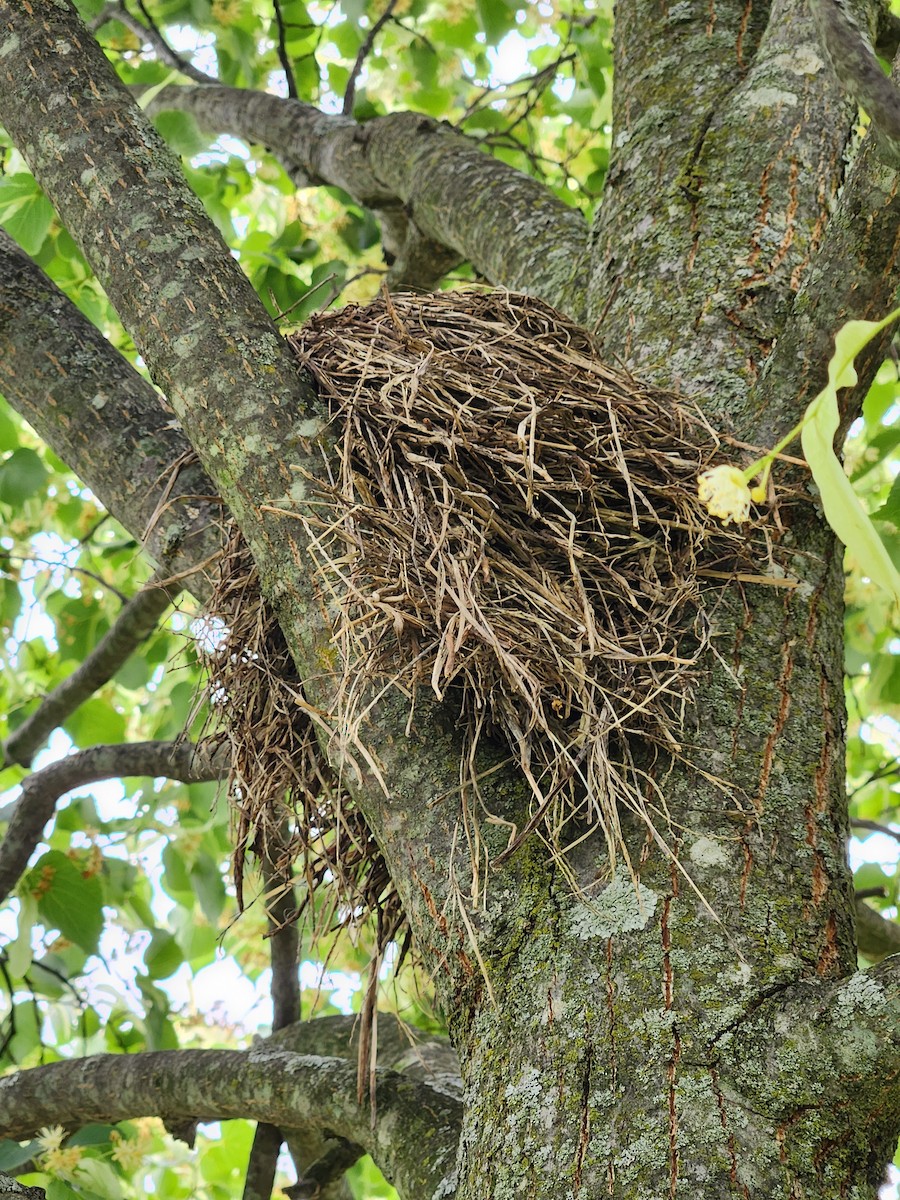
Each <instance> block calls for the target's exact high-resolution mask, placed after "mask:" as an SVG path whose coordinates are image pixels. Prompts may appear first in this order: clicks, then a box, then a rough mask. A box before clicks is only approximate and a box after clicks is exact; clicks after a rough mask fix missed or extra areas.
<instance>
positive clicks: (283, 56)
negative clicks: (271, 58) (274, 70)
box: [272, 0, 299, 100]
mask: <svg viewBox="0 0 900 1200" xmlns="http://www.w3.org/2000/svg"><path fill="white" fill-rule="evenodd" d="M272 7H273V8H274V10H275V24H276V25H277V26H278V61H279V62H280V63H281V66H282V69H283V71H284V77H285V80H286V82H287V90H288V95H289V96H290V98H291V99H292V100H296V99H297V98H298V95H299V93H298V92H297V80H296V79H295V78H294V68H293V65H292V64H291V60H290V58H289V57H288V52H287V46H286V44H285V36H286V31H285V28H284V17H283V16H282V13H281V4H280V3H279V0H272Z"/></svg>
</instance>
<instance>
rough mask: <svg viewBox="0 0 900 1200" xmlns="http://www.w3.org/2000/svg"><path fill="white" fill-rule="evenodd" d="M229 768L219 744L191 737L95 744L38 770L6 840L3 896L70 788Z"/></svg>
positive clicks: (213, 775)
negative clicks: (118, 779) (134, 777)
mask: <svg viewBox="0 0 900 1200" xmlns="http://www.w3.org/2000/svg"><path fill="white" fill-rule="evenodd" d="M226 769H227V768H226V764H225V763H224V762H223V760H222V759H221V757H220V756H219V754H218V753H217V748H216V747H208V746H207V745H206V744H205V743H201V745H199V746H196V745H193V744H192V743H190V742H132V743H125V744H123V745H112V746H91V747H90V748H89V749H87V750H81V751H79V753H77V754H72V755H70V756H69V757H68V758H62V759H60V760H59V761H58V762H55V763H51V764H50V766H48V767H44V769H43V770H41V771H35V772H34V774H32V775H29V776H28V778H27V779H26V780H25V781H24V782H23V784H22V791H21V794H20V796H19V799H18V802H17V804H16V807H15V810H14V812H13V815H12V818H11V819H10V822H9V828H8V829H7V831H6V836H5V837H4V839H3V841H2V843H0V899H4V898H5V897H6V896H8V895H9V893H10V891H11V890H12V888H13V887H15V885H16V883H17V882H18V880H19V877H20V876H21V874H22V872H23V871H24V870H25V867H26V866H27V865H28V859H29V858H30V857H31V854H32V851H33V850H34V848H35V846H36V845H37V843H38V841H39V840H40V837H41V834H42V832H43V830H44V826H45V825H46V824H47V822H48V821H49V820H50V818H51V817H52V816H53V813H54V810H55V808H56V805H57V802H58V801H59V798H60V797H61V796H64V795H65V794H66V792H70V791H71V790H72V789H73V788H76V787H81V786H82V785H84V784H86V783H94V782H96V781H97V780H98V779H111V778H116V777H122V776H128V775H149V776H152V777H154V778H156V777H158V776H165V777H167V778H169V779H178V780H181V781H182V782H183V783H203V782H206V781H209V780H213V779H220V778H222V776H223V775H224V773H225V771H226Z"/></svg>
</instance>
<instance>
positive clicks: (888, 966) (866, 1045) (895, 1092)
mask: <svg viewBox="0 0 900 1200" xmlns="http://www.w3.org/2000/svg"><path fill="white" fill-rule="evenodd" d="M719 1046H720V1048H721V1050H722V1051H723V1053H724V1055H725V1056H726V1057H729V1058H730V1057H731V1056H733V1055H735V1056H741V1057H742V1060H743V1067H744V1074H743V1079H744V1080H746V1083H747V1088H746V1094H745V1099H746V1102H747V1103H750V1104H753V1105H754V1107H755V1104H756V1102H761V1103H762V1105H763V1107H762V1109H761V1111H764V1112H766V1113H767V1114H770V1116H771V1119H772V1120H773V1121H775V1122H781V1121H784V1120H788V1121H792V1120H798V1119H799V1120H800V1121H806V1120H811V1121H812V1122H815V1120H816V1113H817V1112H819V1111H820V1110H822V1109H840V1108H847V1106H848V1099H849V1098H850V1097H852V1101H853V1106H852V1112H853V1119H854V1122H855V1123H856V1124H857V1125H858V1126H859V1146H860V1152H861V1153H866V1154H869V1155H871V1156H872V1157H873V1160H876V1159H877V1156H878V1154H879V1152H880V1147H879V1146H878V1142H879V1138H880V1137H882V1136H889V1137H891V1138H892V1139H893V1140H896V1133H895V1129H896V1124H895V1121H896V1113H897V1111H898V1108H900V1089H898V1083H897V1080H898V1075H900V958H896V957H895V958H890V959H887V960H886V961H885V962H883V963H881V964H879V965H878V966H875V967H870V968H869V969H868V970H867V971H857V972H856V973H855V974H854V975H851V976H850V977H849V978H848V979H843V980H841V981H840V982H838V983H836V984H832V985H824V984H823V982H822V981H815V982H811V983H807V984H800V985H798V986H796V987H793V988H790V989H788V990H786V991H785V992H784V993H782V994H779V995H777V996H773V997H772V998H771V999H770V1000H768V1001H766V1002H765V1003H764V1004H763V1005H761V1006H760V1008H759V1009H757V1010H756V1011H755V1012H754V1013H753V1014H752V1016H750V1017H749V1018H748V1019H747V1020H745V1021H743V1022H742V1023H740V1025H738V1026H736V1027H735V1028H733V1029H732V1030H730V1031H729V1032H727V1033H726V1034H725V1035H724V1036H722V1037H721V1038H720V1040H719ZM867 1118H868V1120H867ZM863 1148H865V1149H863ZM893 1149H894V1146H893V1144H892V1145H891V1148H890V1151H889V1154H888V1157H890V1154H892V1153H893ZM847 1152H848V1153H851V1152H852V1150H851V1147H850V1146H849V1145H848V1147H847ZM880 1161H881V1162H883V1161H885V1160H884V1159H881V1160H880Z"/></svg>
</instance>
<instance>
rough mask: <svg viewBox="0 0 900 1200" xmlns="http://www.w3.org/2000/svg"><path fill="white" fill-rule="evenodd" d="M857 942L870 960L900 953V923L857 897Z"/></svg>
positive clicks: (877, 960) (861, 952)
mask: <svg viewBox="0 0 900 1200" xmlns="http://www.w3.org/2000/svg"><path fill="white" fill-rule="evenodd" d="M856 944H857V946H858V947H859V952H860V954H864V955H865V957H866V958H867V959H868V960H869V962H881V960H882V959H883V958H887V956H888V955H889V954H900V925H898V924H897V922H896V921H890V920H888V918H887V917H883V916H882V915H881V913H880V912H877V911H876V910H875V909H874V908H872V907H870V906H869V905H868V904H866V903H865V902H864V901H863V900H862V899H861V898H860V896H859V895H857V897H856Z"/></svg>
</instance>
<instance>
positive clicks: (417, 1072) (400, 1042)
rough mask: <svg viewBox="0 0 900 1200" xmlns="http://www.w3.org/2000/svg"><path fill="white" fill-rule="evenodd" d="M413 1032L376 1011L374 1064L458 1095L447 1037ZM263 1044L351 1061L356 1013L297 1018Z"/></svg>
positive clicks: (353, 1059)
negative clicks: (419, 1037)
mask: <svg viewBox="0 0 900 1200" xmlns="http://www.w3.org/2000/svg"><path fill="white" fill-rule="evenodd" d="M415 1033H416V1030H415V1029H411V1028H410V1027H409V1026H408V1025H404V1024H403V1022H402V1021H399V1020H398V1019H397V1018H396V1017H395V1016H393V1015H392V1014H391V1013H379V1015H378V1066H379V1067H390V1068H391V1069H393V1070H395V1071H403V1073H404V1074H407V1075H412V1076H413V1078H415V1079H424V1080H426V1081H427V1082H428V1083H429V1084H431V1086H432V1087H435V1088H439V1089H440V1090H442V1091H447V1092H449V1094H450V1095H452V1096H457V1097H458V1096H461V1095H462V1082H461V1080H460V1077H459V1062H458V1060H457V1057H456V1053H455V1052H454V1050H453V1047H452V1046H451V1045H450V1042H449V1040H448V1039H447V1038H441V1037H434V1036H430V1037H429V1038H428V1039H427V1040H426V1041H421V1040H417V1039H416V1038H415V1037H414V1035H415ZM266 1045H269V1046H277V1047H279V1048H280V1049H283V1050H290V1051H292V1052H293V1053H294V1054H323V1055H327V1056H329V1057H332V1058H346V1059H348V1060H349V1061H350V1062H354V1063H355V1062H356V1057H357V1047H358V1045H359V1017H357V1016H352V1017H337V1016H335V1017H317V1018H316V1020H314V1021H297V1022H295V1024H293V1025H288V1026H286V1027H285V1028H284V1029H280V1030H279V1031H278V1032H277V1033H273V1034H272V1036H271V1037H269V1038H267V1039H266Z"/></svg>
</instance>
